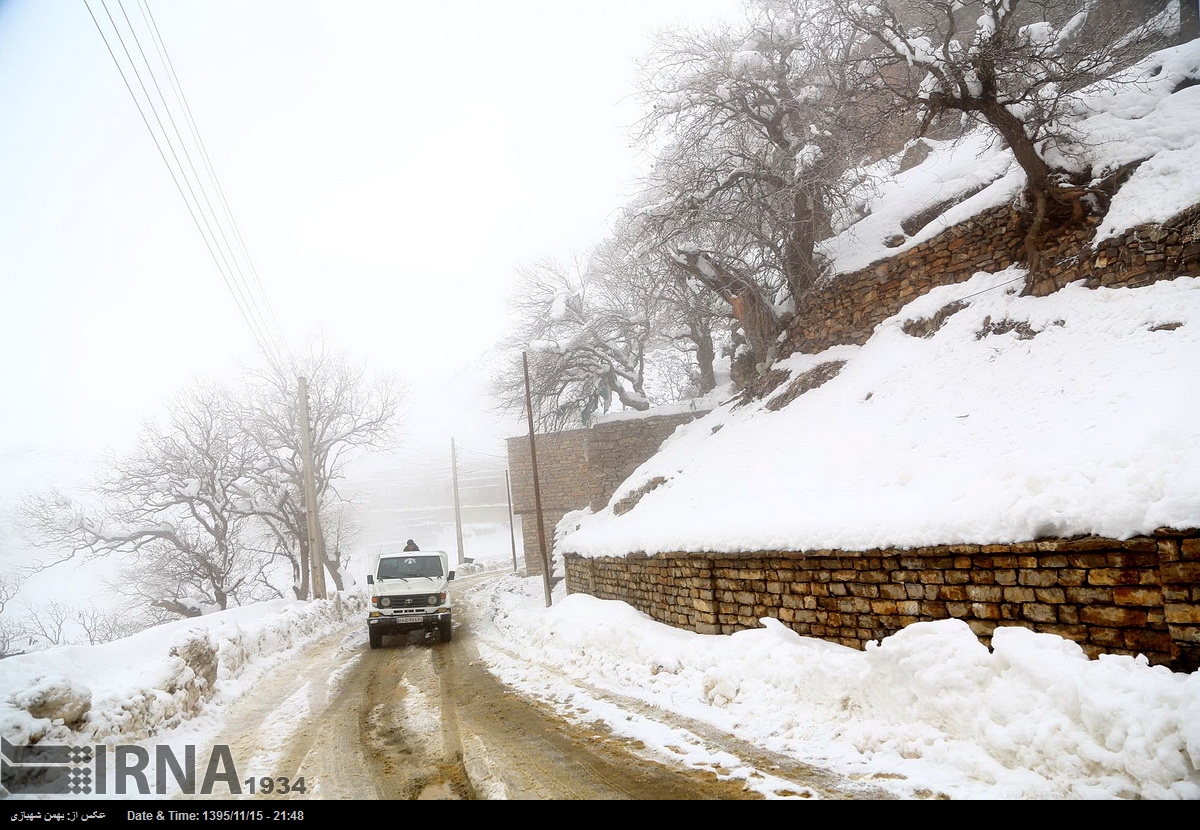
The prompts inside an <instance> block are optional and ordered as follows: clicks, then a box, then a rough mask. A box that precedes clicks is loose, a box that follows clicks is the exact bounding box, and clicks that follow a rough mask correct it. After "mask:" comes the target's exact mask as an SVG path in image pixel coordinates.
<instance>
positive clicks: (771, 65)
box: [641, 0, 871, 368]
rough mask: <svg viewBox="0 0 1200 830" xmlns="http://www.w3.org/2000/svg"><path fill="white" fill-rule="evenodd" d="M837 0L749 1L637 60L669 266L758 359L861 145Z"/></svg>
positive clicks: (847, 37) (808, 276)
mask: <svg viewBox="0 0 1200 830" xmlns="http://www.w3.org/2000/svg"><path fill="white" fill-rule="evenodd" d="M835 5H836V4H833V3H827V2H819V0H815V1H810V2H801V0H757V1H756V2H753V3H751V4H749V5H748V7H747V15H748V17H747V21H746V23H745V24H744V25H742V26H740V27H738V28H736V29H735V28H732V27H729V26H726V27H724V28H720V29H716V30H713V31H709V32H700V33H692V32H670V33H666V34H664V35H662V36H661V38H660V40H659V42H658V44H657V48H656V49H655V51H654V53H653V54H652V55H651V57H650V59H649V60H648V61H647V63H646V66H645V68H644V75H645V82H644V97H645V99H646V102H647V106H648V112H647V115H646V116H645V119H644V121H643V123H642V129H641V138H642V140H643V142H645V144H646V145H647V146H651V147H652V149H655V148H657V152H656V164H655V166H654V169H653V172H652V174H651V175H650V176H649V178H648V179H647V181H646V182H645V196H646V198H647V199H648V200H649V201H650V204H649V205H648V206H647V207H645V208H643V209H642V215H643V216H644V217H646V218H647V219H648V220H650V221H651V225H652V226H653V227H654V229H655V231H656V235H657V238H658V244H659V245H660V247H661V248H662V250H663V251H664V253H665V254H666V255H667V256H668V258H669V262H670V263H671V264H672V265H673V266H674V267H676V268H678V269H679V270H680V271H681V272H683V273H684V274H685V275H686V276H687V278H689V279H690V280H692V281H694V282H695V283H696V284H700V285H703V286H705V287H706V288H707V289H708V290H709V291H712V292H714V293H715V294H716V295H718V296H719V297H721V298H722V299H723V300H724V301H725V302H726V303H727V304H728V306H729V308H730V309H731V311H732V313H733V314H734V315H735V316H736V318H737V319H738V321H739V323H740V325H741V328H742V330H743V331H744V333H745V337H746V340H747V342H748V343H749V344H750V346H751V349H752V361H753V363H754V364H755V365H756V366H758V367H760V368H761V366H762V365H763V364H765V363H769V362H770V360H771V359H772V357H773V346H774V344H775V342H776V340H777V338H778V336H779V334H780V333H781V332H782V331H783V327H784V325H785V323H786V322H787V320H788V319H790V317H791V316H792V315H794V314H795V313H797V312H798V311H799V310H800V309H801V308H802V307H803V304H804V302H805V300H806V299H807V297H808V296H809V294H810V293H811V292H812V291H813V290H814V288H815V286H816V284H817V281H818V278H819V277H820V276H821V273H822V267H823V266H822V263H821V262H820V260H819V258H818V256H817V253H816V244H817V242H818V241H819V240H821V239H822V238H824V237H825V236H827V235H828V233H829V231H830V215H831V212H832V211H833V209H834V208H835V207H836V206H837V205H838V204H840V202H841V200H842V199H843V198H844V191H845V183H844V176H843V174H844V173H845V171H846V169H847V167H848V166H849V165H850V164H852V163H854V162H856V161H857V160H858V158H859V157H860V156H861V155H862V154H863V152H864V151H865V148H866V147H867V146H868V145H869V144H870V133H871V130H870V129H869V125H867V124H864V123H862V122H861V121H860V120H859V118H858V115H859V112H860V110H859V108H858V107H857V106H856V103H855V101H856V99H855V93H856V90H857V84H858V79H857V78H856V77H855V76H854V74H853V69H854V64H852V63H850V62H848V61H847V60H845V58H846V57H847V55H848V50H849V49H850V47H851V46H852V43H853V38H852V30H850V28H849V27H848V26H846V25H845V23H844V22H843V21H842V20H841V18H840V16H838V15H836V14H834V6H835Z"/></svg>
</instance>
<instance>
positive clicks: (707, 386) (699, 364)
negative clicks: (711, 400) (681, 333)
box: [688, 323, 717, 395]
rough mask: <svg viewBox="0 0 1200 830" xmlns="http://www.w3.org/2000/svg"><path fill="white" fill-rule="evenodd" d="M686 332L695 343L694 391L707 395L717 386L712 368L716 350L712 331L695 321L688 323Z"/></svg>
mask: <svg viewBox="0 0 1200 830" xmlns="http://www.w3.org/2000/svg"><path fill="white" fill-rule="evenodd" d="M688 332H689V336H690V337H691V340H692V342H693V343H695V344H696V368H697V371H698V373H699V380H698V382H697V384H696V392H697V394H699V395H707V394H708V393H709V392H711V391H712V390H714V389H716V388H717V376H716V372H715V371H714V369H713V363H714V362H715V361H716V359H717V350H716V347H715V346H713V339H712V332H711V331H709V329H708V328H707V327H705V326H701V325H698V324H696V323H688Z"/></svg>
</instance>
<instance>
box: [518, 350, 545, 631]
mask: <svg viewBox="0 0 1200 830" xmlns="http://www.w3.org/2000/svg"><path fill="white" fill-rule="evenodd" d="M521 362H522V364H523V365H524V366H525V413H526V415H528V416H529V460H530V463H531V464H532V465H533V506H534V509H535V510H537V530H538V547H539V548H540V549H541V553H542V587H543V589H544V590H545V592H546V607H547V608H549V607H550V557H549V556H547V555H546V524H545V522H543V521H542V488H541V486H540V485H539V484H538V468H537V446H536V444H535V442H534V440H533V396H532V395H531V394H530V393H529V353H528V352H521Z"/></svg>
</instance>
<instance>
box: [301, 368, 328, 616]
mask: <svg viewBox="0 0 1200 830" xmlns="http://www.w3.org/2000/svg"><path fill="white" fill-rule="evenodd" d="M311 430H312V427H311V425H310V424H309V420H308V379H307V378H303V377H302V378H300V452H301V454H302V455H303V456H304V458H303V463H304V512H305V514H306V515H305V517H306V518H307V519H308V522H307V524H308V569H309V575H310V581H311V582H312V592H313V599H325V540H324V539H322V538H321V522H320V518H319V517H318V516H317V485H316V482H315V480H314V477H313V454H312V431H311Z"/></svg>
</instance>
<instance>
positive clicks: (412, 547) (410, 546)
mask: <svg viewBox="0 0 1200 830" xmlns="http://www.w3.org/2000/svg"><path fill="white" fill-rule="evenodd" d="M404 549H405V550H406V551H409V550H420V548H419V547H417V543H416V542H414V541H413V540H412V539H409V540H408V542H407V543H406V544H405V545H404ZM392 550H395V548H392Z"/></svg>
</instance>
